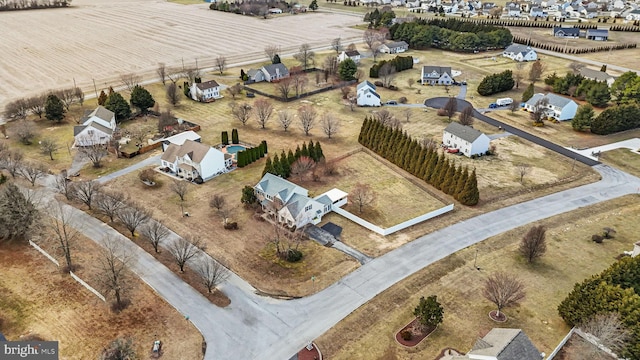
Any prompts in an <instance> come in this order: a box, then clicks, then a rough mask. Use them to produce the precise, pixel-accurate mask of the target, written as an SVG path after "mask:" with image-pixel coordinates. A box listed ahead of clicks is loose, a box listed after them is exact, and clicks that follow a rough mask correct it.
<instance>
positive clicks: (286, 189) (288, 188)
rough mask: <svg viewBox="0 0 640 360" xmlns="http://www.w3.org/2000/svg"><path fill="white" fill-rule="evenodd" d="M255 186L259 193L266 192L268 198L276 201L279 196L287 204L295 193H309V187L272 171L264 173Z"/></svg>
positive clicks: (305, 194)
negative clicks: (299, 184)
mask: <svg viewBox="0 0 640 360" xmlns="http://www.w3.org/2000/svg"><path fill="white" fill-rule="evenodd" d="M254 188H255V190H256V191H257V192H258V193H262V194H264V196H265V197H266V198H267V199H268V200H270V201H274V200H275V199H276V198H277V199H279V200H280V201H282V202H283V204H286V203H287V201H289V199H290V198H291V197H292V196H293V195H294V194H302V195H304V196H307V195H308V193H309V192H308V191H307V189H305V188H303V187H301V186H298V185H296V184H294V183H292V182H291V181H288V180H286V179H283V178H281V177H279V176H276V175H273V174H271V173H266V174H264V176H263V177H262V179H261V180H260V182H259V183H258V184H257V185H256V186H254Z"/></svg>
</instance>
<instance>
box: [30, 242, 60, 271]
mask: <svg viewBox="0 0 640 360" xmlns="http://www.w3.org/2000/svg"><path fill="white" fill-rule="evenodd" d="M29 245H31V246H33V248H34V249H36V250H38V251H40V253H41V254H42V255H44V256H46V257H47V258H48V259H49V260H51V261H53V263H54V264H56V265H57V266H58V267H60V263H59V262H58V260H56V259H54V258H53V256H51V255H49V254H48V253H47V252H46V251H44V250H43V249H42V248H41V247H40V246H38V244H36V243H34V242H33V241H31V240H29Z"/></svg>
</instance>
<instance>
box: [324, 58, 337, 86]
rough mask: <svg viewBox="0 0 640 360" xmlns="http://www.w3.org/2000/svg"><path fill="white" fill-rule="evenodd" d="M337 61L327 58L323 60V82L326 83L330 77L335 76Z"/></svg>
mask: <svg viewBox="0 0 640 360" xmlns="http://www.w3.org/2000/svg"><path fill="white" fill-rule="evenodd" d="M338 66H339V64H338V59H337V58H335V57H333V56H329V57H328V58H326V59H325V60H324V64H323V67H322V70H323V71H324V75H325V76H324V81H328V80H329V78H330V77H332V76H335V75H336V74H337V73H338Z"/></svg>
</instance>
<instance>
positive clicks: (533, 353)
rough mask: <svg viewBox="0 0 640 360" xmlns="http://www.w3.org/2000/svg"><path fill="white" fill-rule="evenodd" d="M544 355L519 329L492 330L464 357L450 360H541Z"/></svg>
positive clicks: (454, 357) (458, 356)
mask: <svg viewBox="0 0 640 360" xmlns="http://www.w3.org/2000/svg"><path fill="white" fill-rule="evenodd" d="M543 358H544V355H543V354H542V353H541V352H540V350H538V349H537V348H536V346H535V345H533V343H532V342H531V340H530V339H529V337H528V336H527V334H525V333H524V332H523V331H522V330H520V329H500V328H494V329H492V330H491V331H489V332H488V333H487V335H485V336H484V337H483V338H482V339H478V340H477V341H476V343H475V344H474V345H473V348H472V349H471V350H470V351H469V352H468V353H467V354H466V355H455V356H452V357H451V360H465V359H466V360H542V359H543Z"/></svg>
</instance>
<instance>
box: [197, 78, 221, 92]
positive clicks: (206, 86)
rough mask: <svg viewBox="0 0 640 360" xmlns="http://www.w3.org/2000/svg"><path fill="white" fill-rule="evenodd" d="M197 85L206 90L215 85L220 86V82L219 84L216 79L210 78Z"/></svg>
mask: <svg viewBox="0 0 640 360" xmlns="http://www.w3.org/2000/svg"><path fill="white" fill-rule="evenodd" d="M196 86H197V87H198V89H200V90H206V89H211V88H214V87H218V86H220V84H218V83H217V82H216V81H215V80H209V81H205V82H203V83H196Z"/></svg>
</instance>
